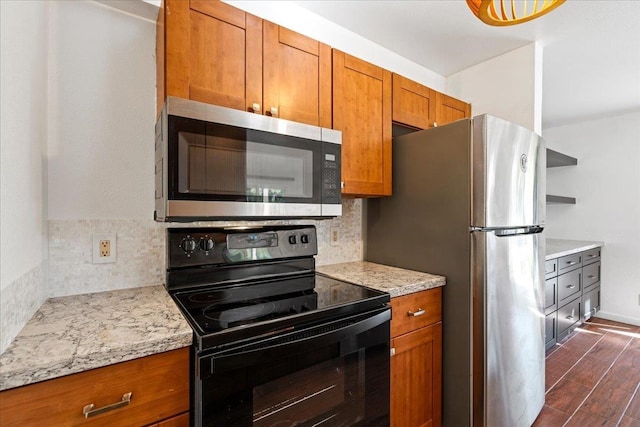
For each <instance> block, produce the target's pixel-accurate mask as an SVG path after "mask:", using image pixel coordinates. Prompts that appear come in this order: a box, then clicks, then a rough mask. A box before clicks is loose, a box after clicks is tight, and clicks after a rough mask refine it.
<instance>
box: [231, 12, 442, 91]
mask: <svg viewBox="0 0 640 427" xmlns="http://www.w3.org/2000/svg"><path fill="white" fill-rule="evenodd" d="M224 1H225V3H229V4H231V5H233V6H234V7H237V8H238V9H242V10H245V11H247V12H249V13H251V14H253V15H256V16H258V17H260V18H263V19H266V20H269V21H271V22H274V23H276V24H278V25H282V26H283V27H287V28H289V29H291V30H294V31H297V32H299V33H300V34H304V35H305V36H308V37H311V38H314V39H316V40H319V41H321V42H323V43H325V44H328V45H329V46H331V47H333V48H336V49H339V50H341V51H343V52H346V53H348V54H350V55H353V56H357V57H358V58H361V59H364V60H365V61H368V62H370V63H372V64H375V65H378V66H380V67H383V68H385V69H387V70H389V71H392V72H394V73H398V74H402V75H403V76H405V77H407V78H409V79H412V80H415V81H417V82H419V83H422V84H424V85H426V86H429V87H430V88H432V89H435V90H437V91H439V92H445V91H446V90H445V89H446V87H445V83H446V81H445V78H444V76H442V75H440V74H437V73H435V72H433V71H431V70H429V69H427V68H424V67H423V66H421V65H418V64H416V63H415V62H412V61H409V60H408V59H407V58H404V57H402V56H400V55H398V54H397V53H395V52H392V51H390V50H388V49H386V48H383V47H382V46H380V45H378V44H376V43H374V42H372V41H370V40H367V39H365V38H364V37H362V36H359V35H357V34H356V33H354V32H352V31H349V30H347V29H345V28H344V27H341V26H339V25H337V24H335V23H333V22H331V21H328V20H327V19H325V18H323V17H321V16H319V15H316V14H315V13H313V12H311V11H309V10H307V9H305V8H303V7H301V6H299V5H297V4H295V3H294V2H290V1H246V0H245V1H237V0H224Z"/></svg>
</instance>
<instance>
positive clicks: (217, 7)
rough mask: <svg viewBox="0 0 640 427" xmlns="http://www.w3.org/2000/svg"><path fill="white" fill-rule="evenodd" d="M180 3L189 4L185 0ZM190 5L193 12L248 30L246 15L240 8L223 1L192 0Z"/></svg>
mask: <svg viewBox="0 0 640 427" xmlns="http://www.w3.org/2000/svg"><path fill="white" fill-rule="evenodd" d="M179 1H182V2H183V3H187V2H186V1H184V0H179ZM188 3H189V4H188V7H189V8H191V9H192V10H195V11H197V12H200V13H203V14H205V15H208V16H211V17H212V18H216V19H219V20H221V21H224V22H227V23H229V24H231V25H235V26H236V27H239V28H242V29H245V28H246V13H245V12H244V11H242V10H240V9H238V8H235V7H233V6H231V5H228V4H226V3H223V2H221V1H211V0H190V1H189V2H188Z"/></svg>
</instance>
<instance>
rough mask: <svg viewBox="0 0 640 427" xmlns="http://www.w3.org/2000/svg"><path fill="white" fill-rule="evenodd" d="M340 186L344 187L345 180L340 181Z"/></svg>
mask: <svg viewBox="0 0 640 427" xmlns="http://www.w3.org/2000/svg"><path fill="white" fill-rule="evenodd" d="M340 188H343V189H344V181H340Z"/></svg>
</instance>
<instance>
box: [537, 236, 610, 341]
mask: <svg viewBox="0 0 640 427" xmlns="http://www.w3.org/2000/svg"><path fill="white" fill-rule="evenodd" d="M600 252H601V248H600V247H598V248H594V249H590V250H587V251H583V252H578V253H575V254H570V255H566V256H563V257H559V258H555V259H550V260H547V261H546V262H545V279H546V283H545V317H546V318H545V348H546V349H547V350H548V349H550V348H551V347H553V345H555V344H556V343H558V342H560V341H562V340H564V339H565V338H566V337H568V336H569V335H570V334H571V332H573V331H574V330H575V329H576V328H577V327H578V326H580V325H581V324H582V323H583V322H585V321H586V320H588V319H589V318H590V317H591V316H593V315H594V314H595V313H596V312H597V311H599V310H600V265H601V264H600Z"/></svg>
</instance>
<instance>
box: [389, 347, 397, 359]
mask: <svg viewBox="0 0 640 427" xmlns="http://www.w3.org/2000/svg"><path fill="white" fill-rule="evenodd" d="M395 355H396V349H395V347H391V348H390V349H389V356H391V357H393V356H395Z"/></svg>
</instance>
